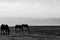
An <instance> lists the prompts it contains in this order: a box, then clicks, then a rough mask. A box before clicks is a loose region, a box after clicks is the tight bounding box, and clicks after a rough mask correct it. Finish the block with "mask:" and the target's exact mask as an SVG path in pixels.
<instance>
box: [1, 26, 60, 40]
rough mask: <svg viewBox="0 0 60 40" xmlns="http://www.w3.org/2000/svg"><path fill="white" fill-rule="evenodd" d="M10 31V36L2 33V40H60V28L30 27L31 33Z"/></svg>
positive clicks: (12, 29) (12, 28) (11, 28)
mask: <svg viewBox="0 0 60 40" xmlns="http://www.w3.org/2000/svg"><path fill="white" fill-rule="evenodd" d="M10 30H11V32H10V35H3V34H1V32H0V40H60V26H30V31H29V32H28V31H25V32H21V31H20V30H19V31H15V29H14V27H10Z"/></svg>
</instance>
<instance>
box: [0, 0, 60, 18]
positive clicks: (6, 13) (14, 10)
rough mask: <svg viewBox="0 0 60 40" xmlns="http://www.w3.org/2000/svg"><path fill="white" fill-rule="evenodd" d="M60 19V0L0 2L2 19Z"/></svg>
mask: <svg viewBox="0 0 60 40" xmlns="http://www.w3.org/2000/svg"><path fill="white" fill-rule="evenodd" d="M5 17H27V18H60V0H0V18H5Z"/></svg>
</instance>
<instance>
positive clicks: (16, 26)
mask: <svg viewBox="0 0 60 40" xmlns="http://www.w3.org/2000/svg"><path fill="white" fill-rule="evenodd" d="M17 29H21V31H23V27H22V25H15V30H16V31H17Z"/></svg>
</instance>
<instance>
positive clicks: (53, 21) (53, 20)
mask: <svg viewBox="0 0 60 40" xmlns="http://www.w3.org/2000/svg"><path fill="white" fill-rule="evenodd" d="M3 23H4V24H10V25H11V24H12V25H13V24H23V23H26V24H30V25H40V24H42V25H43V24H46V25H47V24H51V25H52V24H60V18H50V19H45V18H0V24H3Z"/></svg>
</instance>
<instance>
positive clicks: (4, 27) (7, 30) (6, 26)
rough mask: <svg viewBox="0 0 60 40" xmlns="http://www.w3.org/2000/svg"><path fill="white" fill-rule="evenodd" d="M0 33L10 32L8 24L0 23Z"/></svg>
mask: <svg viewBox="0 0 60 40" xmlns="http://www.w3.org/2000/svg"><path fill="white" fill-rule="evenodd" d="M1 33H6V34H9V33H10V29H9V27H8V25H4V24H2V25H1Z"/></svg>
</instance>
